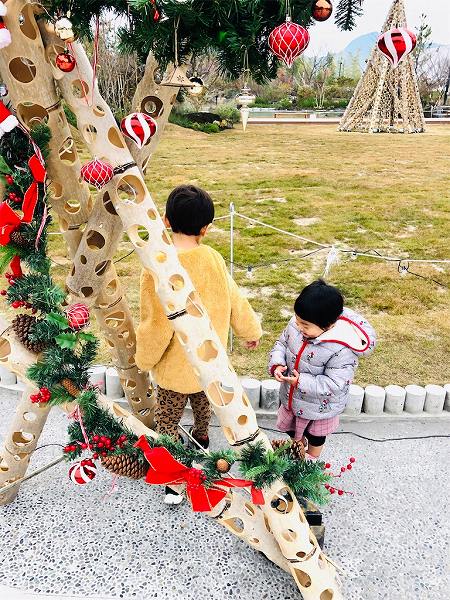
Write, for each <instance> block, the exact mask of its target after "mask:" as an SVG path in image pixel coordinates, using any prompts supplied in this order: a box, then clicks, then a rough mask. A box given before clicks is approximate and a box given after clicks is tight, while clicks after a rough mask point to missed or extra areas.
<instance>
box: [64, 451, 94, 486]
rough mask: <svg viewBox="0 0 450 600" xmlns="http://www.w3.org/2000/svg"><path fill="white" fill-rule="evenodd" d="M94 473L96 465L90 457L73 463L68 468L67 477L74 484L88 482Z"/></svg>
mask: <svg viewBox="0 0 450 600" xmlns="http://www.w3.org/2000/svg"><path fill="white" fill-rule="evenodd" d="M96 475H97V467H96V466H95V463H94V462H93V461H92V460H91V459H90V458H89V459H85V460H82V461H81V462H77V463H75V464H74V465H72V466H71V467H70V469H69V479H70V481H72V483H75V484H76V485H84V484H85V483H89V482H90V481H92V480H93V479H94V477H95V476H96Z"/></svg>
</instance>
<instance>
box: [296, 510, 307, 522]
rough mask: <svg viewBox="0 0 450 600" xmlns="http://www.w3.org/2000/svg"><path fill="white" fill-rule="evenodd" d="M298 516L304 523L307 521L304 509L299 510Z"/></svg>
mask: <svg viewBox="0 0 450 600" xmlns="http://www.w3.org/2000/svg"><path fill="white" fill-rule="evenodd" d="M298 516H299V519H300V521H301V522H302V523H306V517H305V515H304V514H303V511H302V510H301V511H300V512H299V514H298Z"/></svg>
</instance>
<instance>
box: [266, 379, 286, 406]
mask: <svg viewBox="0 0 450 600" xmlns="http://www.w3.org/2000/svg"><path fill="white" fill-rule="evenodd" d="M280 385H281V384H280V383H279V382H278V381H276V380H275V379H263V380H262V381H261V408H264V409H265V410H273V411H277V410H278V406H279V405H280Z"/></svg>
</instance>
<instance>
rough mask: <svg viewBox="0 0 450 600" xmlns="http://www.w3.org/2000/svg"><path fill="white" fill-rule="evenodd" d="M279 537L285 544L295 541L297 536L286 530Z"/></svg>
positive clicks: (290, 530)
mask: <svg viewBox="0 0 450 600" xmlns="http://www.w3.org/2000/svg"><path fill="white" fill-rule="evenodd" d="M281 535H282V536H283V538H284V539H285V540H286V541H287V542H294V541H295V540H296V539H297V534H296V533H295V531H293V530H292V529H286V530H285V531H283V532H282V534H281Z"/></svg>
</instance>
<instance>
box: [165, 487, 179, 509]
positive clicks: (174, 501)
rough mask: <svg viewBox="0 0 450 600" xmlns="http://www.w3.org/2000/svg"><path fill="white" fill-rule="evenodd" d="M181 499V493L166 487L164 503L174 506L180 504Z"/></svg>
mask: <svg viewBox="0 0 450 600" xmlns="http://www.w3.org/2000/svg"><path fill="white" fill-rule="evenodd" d="M183 500H184V496H183V494H178V493H177V492H175V491H173V490H171V489H170V488H168V487H166V495H165V496H164V504H168V505H171V506H175V505H178V504H181V503H182V502H183Z"/></svg>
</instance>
